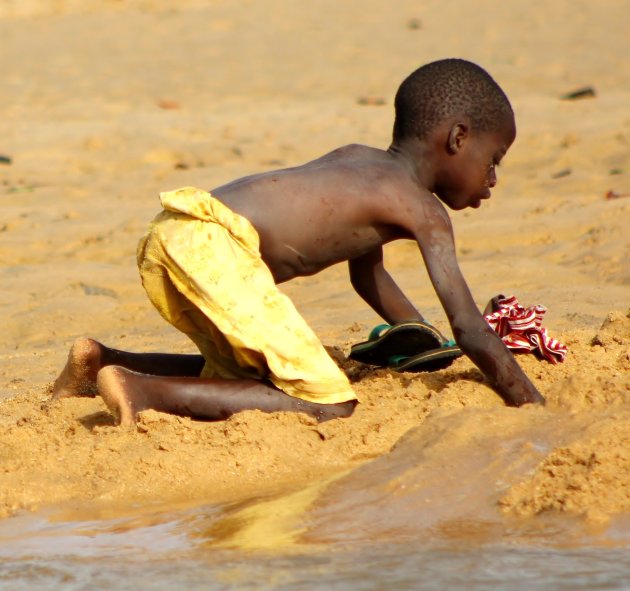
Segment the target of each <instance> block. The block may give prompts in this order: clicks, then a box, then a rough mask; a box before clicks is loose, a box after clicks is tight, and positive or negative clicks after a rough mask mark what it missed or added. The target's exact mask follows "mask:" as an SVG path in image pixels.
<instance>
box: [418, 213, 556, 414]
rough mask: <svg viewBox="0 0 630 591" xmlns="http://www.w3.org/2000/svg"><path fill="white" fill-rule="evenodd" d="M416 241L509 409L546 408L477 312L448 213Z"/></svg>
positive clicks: (459, 335)
mask: <svg viewBox="0 0 630 591" xmlns="http://www.w3.org/2000/svg"><path fill="white" fill-rule="evenodd" d="M416 240H417V242H418V246H419V247H420V251H421V252H422V256H423V258H424V262H425V264H426V267H427V271H428V272H429V277H430V278H431V281H432V283H433V286H434V288H435V291H436V293H437V295H438V298H439V299H440V302H441V303H442V306H443V307H444V310H445V312H446V315H447V317H448V320H449V322H450V324H451V329H452V330H453V336H454V337H455V340H456V341H457V344H458V345H459V346H460V347H461V349H462V351H463V352H464V353H465V354H466V355H467V356H468V357H469V358H470V359H471V360H472V361H473V363H474V364H475V365H476V366H477V367H478V368H479V369H480V370H481V371H482V372H483V373H484V375H485V376H486V377H487V378H488V379H489V380H490V382H491V383H492V384H493V386H494V387H495V388H496V390H497V391H498V393H499V394H500V395H501V397H502V398H503V399H504V400H505V402H506V403H507V404H510V405H513V406H521V405H522V404H526V403H531V402H538V403H544V402H545V399H544V398H543V397H542V395H541V394H540V392H538V390H537V389H536V387H535V386H534V384H532V382H531V381H530V380H529V378H528V377H527V376H526V375H525V373H524V372H523V370H522V369H521V368H520V366H519V365H518V363H517V362H516V359H515V358H514V356H513V355H512V353H511V352H510V351H509V350H508V348H507V347H506V346H505V344H504V343H503V341H502V340H501V339H500V338H499V336H498V335H497V334H496V332H495V331H494V330H492V328H491V327H490V326H489V325H488V323H487V322H486V321H485V320H484V318H483V316H482V315H481V313H480V312H479V310H478V309H477V306H476V304H475V302H474V300H473V298H472V295H471V293H470V290H469V289H468V285H467V284H466V281H465V279H464V277H463V275H462V273H461V271H460V268H459V264H458V262H457V257H456V254H455V242H454V239H453V231H452V227H451V222H450V220H449V219H448V215H447V214H446V212H440V213H439V214H438V215H436V216H432V222H431V225H430V227H429V228H427V227H424V228H422V229H421V231H419V232H417V233H416Z"/></svg>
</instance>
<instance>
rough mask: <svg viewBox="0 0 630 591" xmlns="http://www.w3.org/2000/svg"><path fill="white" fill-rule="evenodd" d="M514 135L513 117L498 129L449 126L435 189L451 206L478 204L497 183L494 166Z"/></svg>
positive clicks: (473, 205)
mask: <svg viewBox="0 0 630 591" xmlns="http://www.w3.org/2000/svg"><path fill="white" fill-rule="evenodd" d="M515 137H516V126H515V124H514V119H511V120H510V121H506V122H505V123H504V124H503V125H502V126H501V129H500V130H499V131H490V132H478V133H476V134H475V133H474V132H473V133H471V132H470V130H469V129H468V128H466V126H465V125H459V124H458V125H455V126H453V128H451V131H450V133H449V138H448V142H449V144H448V148H449V149H448V156H447V157H446V158H445V159H444V161H443V166H442V167H441V168H442V170H441V171H440V174H439V175H438V177H437V182H436V188H435V193H436V194H437V196H438V197H439V198H440V199H441V200H442V201H443V202H444V203H445V204H446V205H448V206H449V207H450V208H451V209H455V210H460V209H465V208H467V207H474V208H477V207H479V206H480V205H481V201H482V200H484V199H489V198H490V195H491V193H490V189H492V188H493V187H494V186H495V185H496V184H497V176H496V167H497V166H498V164H499V162H500V161H501V159H502V158H503V156H505V154H506V152H507V151H508V149H509V147H510V146H511V145H512V143H513V142H514V138H515Z"/></svg>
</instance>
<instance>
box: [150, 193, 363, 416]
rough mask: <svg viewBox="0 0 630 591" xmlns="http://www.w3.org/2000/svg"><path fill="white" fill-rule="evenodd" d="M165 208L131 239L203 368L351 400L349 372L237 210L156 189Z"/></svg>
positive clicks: (316, 396) (317, 397)
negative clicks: (281, 285)
mask: <svg viewBox="0 0 630 591" xmlns="http://www.w3.org/2000/svg"><path fill="white" fill-rule="evenodd" d="M160 200H161V202H162V207H163V208H164V211H162V212H161V213H160V214H158V215H157V216H156V218H155V219H154V220H153V222H151V224H150V226H149V229H148V231H147V233H146V234H145V235H144V236H143V238H142V239H141V240H140V244H139V245H138V268H139V269H140V276H141V277H142V283H143V285H144V288H145V289H146V292H147V294H148V296H149V298H150V299H151V301H152V302H153V304H154V305H155V307H156V308H157V309H158V311H159V312H160V314H161V315H162V316H163V317H164V318H165V319H166V320H167V321H168V322H170V323H171V324H172V325H173V326H175V327H176V328H177V329H179V330H181V331H182V332H183V333H185V334H186V335H188V336H189V337H190V339H192V341H193V342H194V343H195V344H196V345H197V347H198V348H199V351H200V352H201V354H202V355H203V357H204V359H205V366H204V369H203V372H202V374H201V376H202V377H220V378H226V379H239V378H255V379H268V380H270V381H271V382H273V384H274V385H275V386H276V387H277V388H279V389H280V390H282V391H283V392H285V393H286V394H289V395H290V396H295V397H297V398H301V399H303V400H308V401H311V402H317V403H320V404H336V403H340V402H346V401H348V400H356V395H355V393H354V392H353V390H352V388H351V386H350V383H349V381H348V378H347V377H346V375H345V374H344V373H343V372H342V371H341V370H340V369H339V367H337V365H336V364H335V362H334V361H333V360H332V358H331V357H330V356H329V355H328V353H327V352H326V349H324V347H323V346H322V344H321V342H320V341H319V339H318V338H317V336H316V335H315V333H313V331H312V330H311V328H310V327H309V326H308V324H306V322H305V320H304V319H303V318H302V316H301V315H300V314H299V312H298V311H297V310H296V309H295V306H294V305H293V303H292V302H291V300H290V299H289V298H288V297H287V296H285V295H284V294H283V293H281V292H280V290H279V289H278V287H277V286H276V284H275V282H274V280H273V276H272V275H271V272H270V271H269V268H268V267H267V265H266V264H265V263H264V262H263V260H262V258H261V256H260V250H259V244H260V243H259V238H258V233H257V232H256V230H255V229H254V227H253V226H252V225H251V223H250V222H249V221H248V220H246V219H245V218H244V217H242V216H240V215H238V214H236V213H234V212H233V211H231V210H230V209H229V208H228V207H226V206H225V205H224V204H223V203H221V202H220V201H218V200H217V199H215V198H214V197H212V195H210V194H209V193H207V192H205V191H202V190H200V189H195V188H192V187H186V188H183V189H179V190H177V191H170V192H165V193H161V194H160Z"/></svg>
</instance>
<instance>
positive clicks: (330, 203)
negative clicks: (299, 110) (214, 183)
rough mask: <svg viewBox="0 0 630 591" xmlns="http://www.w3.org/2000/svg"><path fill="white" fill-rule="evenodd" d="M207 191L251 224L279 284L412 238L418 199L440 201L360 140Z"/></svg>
mask: <svg viewBox="0 0 630 591" xmlns="http://www.w3.org/2000/svg"><path fill="white" fill-rule="evenodd" d="M212 194H213V195H214V196H215V197H217V198H218V199H219V200H221V201H222V202H223V203H225V205H227V206H228V207H229V208H230V209H232V210H233V211H235V212H236V213H239V214H240V215H242V216H244V217H246V218H247V219H248V220H249V221H250V222H251V223H252V225H253V226H254V227H255V228H256V230H257V232H258V234H259V236H260V244H261V255H262V257H263V260H264V261H265V262H266V264H267V265H268V267H269V268H270V270H271V272H272V274H273V276H274V278H275V280H276V282H278V283H281V282H283V281H288V280H289V279H292V278H293V277H296V276H302V275H312V274H314V273H317V272H318V271H321V270H322V269H324V268H326V267H328V266H330V265H332V264H334V263H337V262H340V261H344V260H351V259H354V258H357V257H359V256H362V255H364V254H365V253H367V252H369V251H371V250H373V249H374V248H376V247H379V246H381V245H383V244H385V243H387V242H390V241H392V240H395V239H398V238H413V228H414V227H417V224H418V223H421V220H419V219H418V217H419V215H420V212H421V211H422V210H423V207H422V205H423V202H424V206H425V207H426V206H429V209H431V208H433V207H441V205H439V204H438V201H437V199H435V198H434V197H433V196H432V195H431V194H430V193H428V192H427V191H426V190H425V191H422V190H421V189H420V188H419V187H418V186H417V184H415V183H414V182H413V180H412V178H411V175H410V174H409V173H408V172H407V170H406V169H405V168H404V166H403V165H402V164H401V163H400V162H398V161H397V160H396V158H395V157H394V156H392V155H391V154H390V153H388V152H385V151H383V150H378V149H375V148H369V147H366V146H360V145H350V146H346V147H343V148H339V149H338V150H335V151H333V152H331V153H329V154H326V155H325V156H323V157H321V158H319V159H317V160H313V161H311V162H308V163H306V164H304V165H301V166H297V167H294V168H287V169H283V170H278V171H273V172H267V173H262V174H257V175H252V176H248V177H244V178H242V179H238V180H235V181H233V182H231V183H228V184H226V185H223V186H220V187H217V188H215V189H213V190H212ZM431 202H432V203H431Z"/></svg>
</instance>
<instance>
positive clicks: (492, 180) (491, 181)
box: [488, 167, 497, 189]
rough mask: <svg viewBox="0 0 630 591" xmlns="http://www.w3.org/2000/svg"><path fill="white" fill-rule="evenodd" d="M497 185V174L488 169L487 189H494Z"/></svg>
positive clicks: (492, 169)
mask: <svg viewBox="0 0 630 591" xmlns="http://www.w3.org/2000/svg"><path fill="white" fill-rule="evenodd" d="M496 184H497V173H496V172H495V171H494V167H493V168H491V169H490V173H489V174H488V187H490V188H491V189H492V188H493V187H495V186H496Z"/></svg>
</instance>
